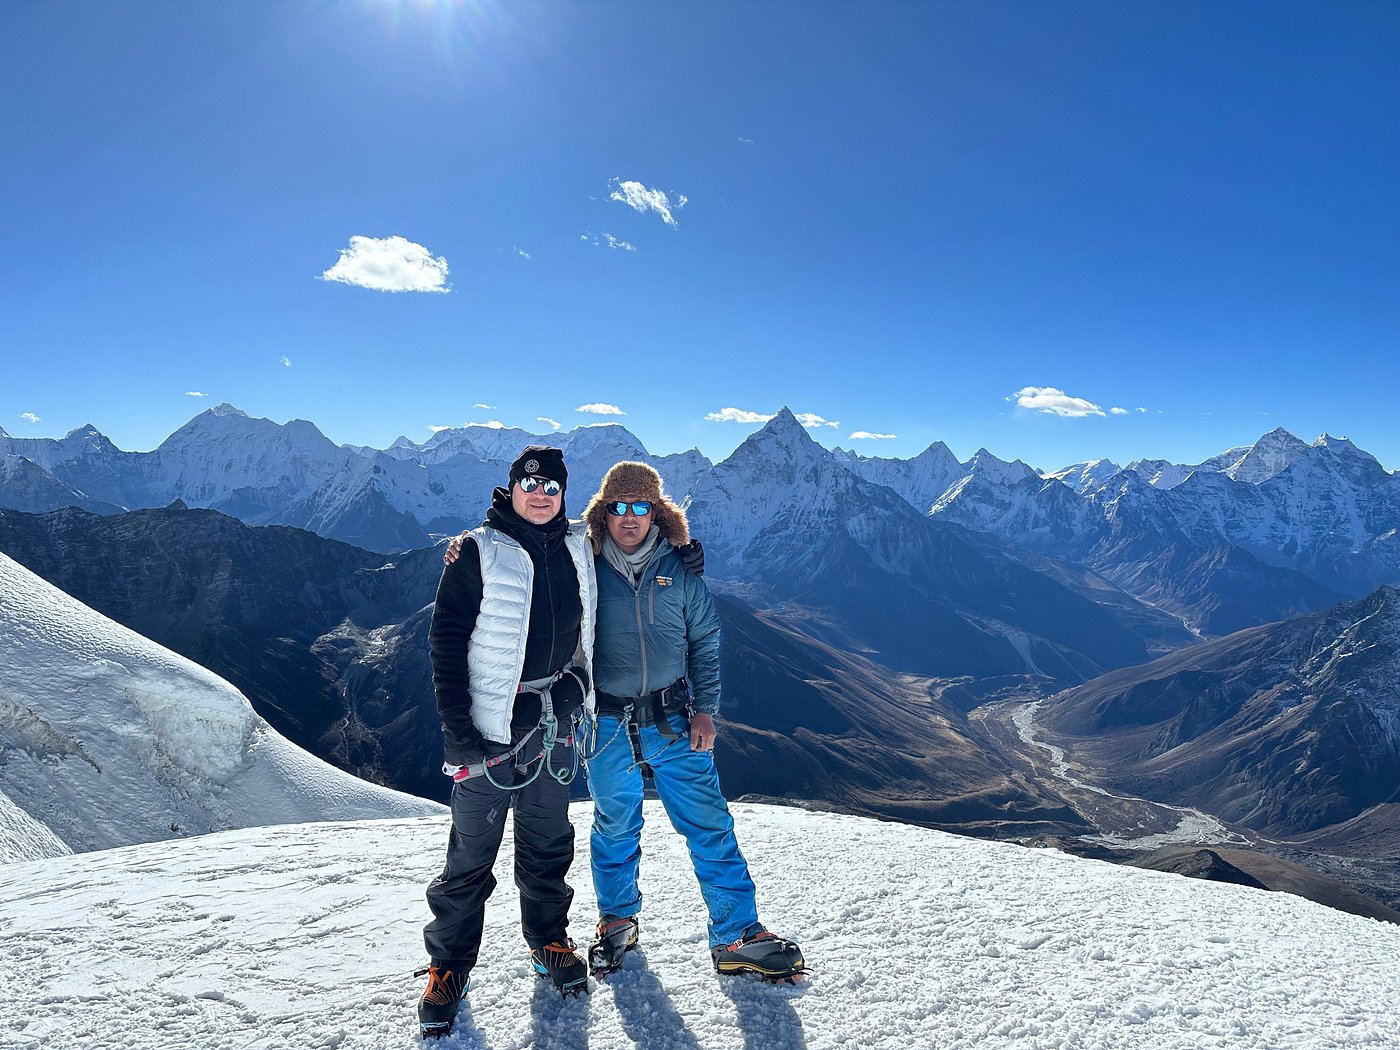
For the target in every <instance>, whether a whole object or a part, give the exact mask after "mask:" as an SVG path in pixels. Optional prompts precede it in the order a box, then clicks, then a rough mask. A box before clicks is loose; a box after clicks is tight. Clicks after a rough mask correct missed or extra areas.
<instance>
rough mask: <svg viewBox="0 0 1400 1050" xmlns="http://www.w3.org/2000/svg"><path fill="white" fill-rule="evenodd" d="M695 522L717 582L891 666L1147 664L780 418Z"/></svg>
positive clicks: (960, 669)
mask: <svg viewBox="0 0 1400 1050" xmlns="http://www.w3.org/2000/svg"><path fill="white" fill-rule="evenodd" d="M1027 469H1028V468H1027ZM755 493H761V495H762V498H757V499H756V498H754V494H755ZM689 514H690V518H691V527H692V531H693V532H694V534H696V535H698V536H702V537H704V539H705V544H706V552H707V558H710V559H712V562H713V566H714V568H713V572H714V573H715V574H716V575H720V576H724V577H727V578H729V579H732V580H738V581H745V582H758V583H762V584H765V585H767V586H768V587H769V588H771V590H772V592H773V594H774V595H776V596H777V597H778V598H780V599H784V600H791V601H795V602H798V603H799V604H802V605H805V606H809V607H813V608H819V609H824V610H827V611H828V613H830V614H832V615H834V616H835V618H836V619H837V620H838V621H840V622H841V623H843V624H844V625H845V626H846V628H847V629H848V630H850V631H851V632H853V634H854V635H855V636H856V637H859V638H861V639H862V640H863V641H864V643H865V644H869V645H873V646H874V647H875V648H876V649H877V650H879V651H880V652H881V654H882V659H883V660H885V661H886V662H887V663H888V664H889V665H891V666H895V667H901V668H908V669H911V670H912V669H917V670H921V671H923V672H924V673H929V674H1017V673H1029V674H1045V675H1049V676H1051V677H1058V678H1065V679H1068V680H1073V679H1075V678H1077V677H1079V676H1081V675H1083V674H1085V673H1094V672H1092V670H1091V668H1093V667H1100V668H1102V667H1109V666H1114V665H1121V664H1123V663H1130V662H1135V661H1137V660H1140V659H1142V654H1143V653H1144V648H1143V645H1142V642H1141V640H1140V639H1138V638H1136V637H1134V636H1133V635H1132V634H1131V633H1130V632H1129V631H1128V630H1127V629H1125V628H1124V627H1123V626H1122V625H1121V624H1120V623H1119V622H1117V621H1116V620H1115V618H1114V617H1113V615H1112V614H1110V613H1109V612H1107V611H1106V610H1105V609H1104V608H1103V607H1102V606H1099V605H1097V604H1095V603H1094V602H1091V601H1089V600H1087V599H1085V598H1082V597H1080V596H1079V595H1077V594H1074V593H1073V592H1071V591H1070V590H1068V589H1067V588H1064V587H1063V586H1061V585H1060V584H1058V583H1056V582H1054V581H1052V580H1050V579H1049V578H1048V577H1045V576H1043V575H1041V574H1039V573H1037V572H1034V571H1032V570H1030V569H1027V568H1025V567H1024V566H1022V565H1020V564H1018V563H1017V562H1015V561H1013V560H1011V559H1009V558H998V557H995V556H989V555H986V554H983V553H981V552H979V551H978V550H976V549H974V548H973V546H971V545H970V544H968V543H967V542H965V541H964V540H963V539H962V538H961V536H960V534H959V533H958V531H957V530H955V529H953V528H949V527H947V526H943V525H940V524H939V523H938V522H937V521H934V520H931V519H929V518H928V517H927V516H926V515H924V514H921V513H919V512H918V511H917V510H915V509H914V507H913V506H912V505H911V504H910V503H908V502H907V501H906V500H905V499H904V498H903V497H902V496H901V495H900V494H899V493H896V492H895V491H893V490H891V489H888V488H885V487H884V486H881V485H875V484H872V483H871V482H868V481H866V480H865V479H864V478H862V477H860V476H858V475H856V474H854V473H852V472H851V471H850V470H849V469H847V468H846V467H845V466H844V465H842V463H841V462H840V461H839V460H838V459H837V457H835V456H834V455H832V453H830V452H828V451H827V450H826V449H824V448H822V447H821V446H820V445H818V444H817V443H816V442H815V441H813V440H812V438H811V437H810V436H809V435H808V434H807V432H806V431H805V430H804V429H803V427H802V425H801V424H800V423H798V421H797V420H796V418H795V417H794V416H793V415H792V413H791V412H789V411H787V410H786V409H784V410H782V411H780V412H779V413H778V414H777V415H776V416H775V417H774V418H773V419H772V420H770V421H769V422H768V423H767V424H765V425H764V427H763V428H762V429H761V430H759V431H758V432H757V433H755V434H753V435H752V436H751V437H749V438H748V439H747V440H746V441H745V442H744V443H743V444H741V445H740V446H739V447H738V448H737V449H736V450H735V451H734V453H733V455H731V456H730V457H729V458H728V459H726V460H725V461H724V462H723V463H720V464H718V465H717V466H716V467H715V468H714V469H713V470H711V471H710V472H709V473H708V474H707V475H705V476H704V477H702V478H701V479H700V481H699V482H698V483H697V484H696V486H695V488H694V490H693V491H692V494H691V504H690V510H689Z"/></svg>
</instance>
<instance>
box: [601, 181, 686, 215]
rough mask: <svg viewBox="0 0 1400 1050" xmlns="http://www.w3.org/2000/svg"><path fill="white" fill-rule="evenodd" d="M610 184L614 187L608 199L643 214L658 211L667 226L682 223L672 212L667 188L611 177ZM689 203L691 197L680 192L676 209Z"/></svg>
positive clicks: (678, 209)
mask: <svg viewBox="0 0 1400 1050" xmlns="http://www.w3.org/2000/svg"><path fill="white" fill-rule="evenodd" d="M608 185H609V186H611V187H612V192H611V193H610V194H608V200H610V201H617V202H618V203H619V204H625V205H627V207H629V208H631V209H632V210H633V211H635V212H639V213H641V214H642V215H645V214H646V213H647V212H656V214H657V215H660V216H661V221H662V222H664V223H665V224H666V225H667V226H679V225H680V223H678V222H677V221H676V217H675V215H673V214H672V213H671V198H670V197H669V196H667V194H666V191H665V190H658V189H654V188H649V187H647V186H645V185H643V184H642V183H640V182H634V181H632V180H623V179H611V180H609V182H608ZM688 203H690V198H689V197H687V196H686V195H685V194H683V193H682V194H680V195H679V196H678V197H677V198H676V205H675V209H676V211H680V210H681V209H682V208H684V207H685V206H686V205H687V204H688Z"/></svg>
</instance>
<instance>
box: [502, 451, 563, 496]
mask: <svg viewBox="0 0 1400 1050" xmlns="http://www.w3.org/2000/svg"><path fill="white" fill-rule="evenodd" d="M521 478H547V479H548V480H550V481H557V482H559V489H560V491H561V492H562V491H563V490H564V489H567V488H568V487H569V468H568V467H566V466H564V453H563V452H562V451H561V450H560V449H557V448H552V447H550V446H549V445H530V446H528V447H527V448H526V449H525V451H524V452H522V453H520V455H519V456H517V457H516V460H515V462H514V463H512V464H511V465H510V483H511V484H512V485H514V484H515V483H516V482H517V481H519V480H520V479H521Z"/></svg>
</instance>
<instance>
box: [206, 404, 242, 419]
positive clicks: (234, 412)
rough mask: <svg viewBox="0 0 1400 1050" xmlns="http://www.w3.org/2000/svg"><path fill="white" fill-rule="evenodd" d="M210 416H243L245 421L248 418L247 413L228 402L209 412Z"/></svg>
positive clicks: (216, 406)
mask: <svg viewBox="0 0 1400 1050" xmlns="http://www.w3.org/2000/svg"><path fill="white" fill-rule="evenodd" d="M209 414H210V415H213V416H242V417H243V418H244V419H247V418H248V413H247V412H244V411H243V410H242V409H241V408H235V407H234V406H233V405H230V404H229V403H228V402H227V401H225V402H223V404H219V405H215V406H214V407H213V408H211V409H210V410H209Z"/></svg>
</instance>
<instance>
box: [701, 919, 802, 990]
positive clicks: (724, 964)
mask: <svg viewBox="0 0 1400 1050" xmlns="http://www.w3.org/2000/svg"><path fill="white" fill-rule="evenodd" d="M710 958H711V959H713V960H714V963H715V969H716V970H717V971H719V972H720V973H756V974H758V975H759V976H760V977H762V978H763V979H764V980H765V981H791V980H792V979H793V978H795V977H797V976H798V975H799V974H803V973H806V972H807V964H806V962H805V961H804V960H803V958H802V949H801V948H799V947H798V946H797V945H796V944H795V943H794V942H792V941H789V940H787V939H786V938H783V937H779V936H777V935H775V934H772V933H769V932H768V931H767V930H765V929H764V928H763V927H762V926H761V925H757V926H750V927H749V928H748V929H747V930H745V931H744V935H743V936H742V937H740V938H739V939H738V940H737V941H735V942H734V943H733V944H720V945H716V946H715V947H713V948H711V949H710Z"/></svg>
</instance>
